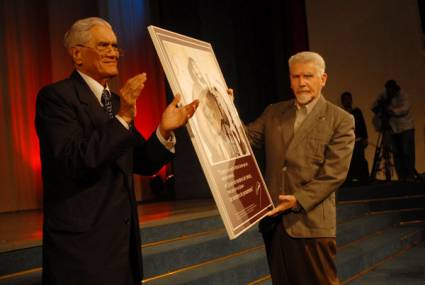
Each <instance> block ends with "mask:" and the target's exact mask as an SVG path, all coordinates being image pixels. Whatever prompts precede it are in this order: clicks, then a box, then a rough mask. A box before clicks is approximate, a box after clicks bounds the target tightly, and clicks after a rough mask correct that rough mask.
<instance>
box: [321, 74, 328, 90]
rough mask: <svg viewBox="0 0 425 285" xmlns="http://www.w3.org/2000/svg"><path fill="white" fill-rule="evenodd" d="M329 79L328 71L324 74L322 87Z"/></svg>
mask: <svg viewBox="0 0 425 285" xmlns="http://www.w3.org/2000/svg"><path fill="white" fill-rule="evenodd" d="M327 79H328V75H327V74H326V73H323V74H322V87H324V86H325V85H326V80H327Z"/></svg>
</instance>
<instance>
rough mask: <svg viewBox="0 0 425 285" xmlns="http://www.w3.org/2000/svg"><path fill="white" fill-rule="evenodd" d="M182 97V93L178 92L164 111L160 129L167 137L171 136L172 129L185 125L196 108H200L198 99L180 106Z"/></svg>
mask: <svg viewBox="0 0 425 285" xmlns="http://www.w3.org/2000/svg"><path fill="white" fill-rule="evenodd" d="M180 99H181V95H179V94H177V95H176V96H175V97H174V100H173V101H172V102H171V103H170V105H168V106H167V108H166V109H165V111H164V113H162V117H161V122H160V123H159V131H160V132H161V135H162V136H163V137H164V138H165V139H168V138H169V137H170V135H171V131H173V130H174V129H177V128H180V127H182V126H184V125H185V124H186V123H187V121H188V120H189V119H190V118H191V117H192V116H193V114H194V113H195V111H196V108H198V105H199V101H198V100H194V101H193V102H192V103H190V104H187V105H185V106H182V107H178V103H179V102H180Z"/></svg>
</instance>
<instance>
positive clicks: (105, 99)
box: [100, 89, 114, 119]
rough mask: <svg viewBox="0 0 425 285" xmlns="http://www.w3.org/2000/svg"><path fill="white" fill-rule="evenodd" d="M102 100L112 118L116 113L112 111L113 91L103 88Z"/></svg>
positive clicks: (104, 107)
mask: <svg viewBox="0 0 425 285" xmlns="http://www.w3.org/2000/svg"><path fill="white" fill-rule="evenodd" d="M100 101H101V102H102V104H103V109H104V110H105V111H106V112H107V113H108V116H109V118H110V119H112V118H113V117H114V114H113V113H112V100H111V93H110V92H109V91H108V90H107V89H103V91H102V97H101V99H100Z"/></svg>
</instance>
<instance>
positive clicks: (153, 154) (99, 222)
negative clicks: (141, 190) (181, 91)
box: [36, 18, 198, 285]
mask: <svg viewBox="0 0 425 285" xmlns="http://www.w3.org/2000/svg"><path fill="white" fill-rule="evenodd" d="M65 47H66V48H67V49H68V51H69V54H70V55H71V57H72V61H73V63H74V66H75V70H74V72H73V73H72V74H71V76H70V78H68V79H65V80H62V81H60V82H57V83H54V84H52V85H49V86H46V87H44V88H42V89H41V91H40V92H39V94H38V97H37V106H36V128H37V133H38V136H39V140H40V148H41V161H42V175H43V182H44V226H43V284H49V285H50V284H60V285H66V284H73V285H75V284H78V285H89V284H90V285H93V284H111V285H112V284H113V285H117V284H129V285H130V284H132V285H134V284H140V281H141V279H142V264H141V252H140V249H141V247H140V234H139V221H138V215H137V208H136V200H135V195H134V192H133V176H132V175H133V173H140V174H145V175H149V174H153V173H155V172H156V171H158V170H159V169H160V168H161V166H163V165H164V164H165V163H167V162H168V161H170V159H171V158H172V157H173V152H174V143H175V138H174V135H173V133H172V130H173V129H175V128H178V127H180V126H182V125H184V124H185V123H186V122H187V120H188V118H190V117H191V116H192V115H193V113H194V111H195V109H196V107H197V104H198V103H197V102H196V101H194V102H192V103H191V104H189V105H186V106H184V107H181V108H177V104H178V101H179V96H176V98H175V99H174V101H173V102H172V103H171V104H170V105H169V106H168V107H167V108H166V110H165V111H164V113H163V115H162V118H161V122H160V123H159V126H158V128H157V130H156V132H154V133H153V134H152V135H151V137H150V138H149V139H147V140H146V139H145V138H143V137H142V135H141V134H140V133H139V132H138V131H137V130H136V128H135V126H134V125H133V120H134V118H135V116H136V101H137V98H138V96H139V94H140V92H141V91H142V89H143V86H144V82H145V80H146V74H139V75H137V76H135V77H133V78H132V79H130V80H129V81H128V82H127V83H126V84H124V86H123V87H122V89H121V90H120V93H119V94H114V93H111V92H110V90H109V88H108V84H107V82H108V80H109V79H110V78H112V77H114V76H116V75H117V74H118V69H117V62H118V59H119V56H120V49H119V48H118V47H117V38H116V36H115V33H114V32H113V30H112V27H111V26H110V24H109V23H108V22H106V21H104V20H103V19H100V18H87V19H82V20H79V21H77V22H75V23H74V24H73V25H72V27H71V28H70V30H69V31H68V32H67V33H66V35H65Z"/></svg>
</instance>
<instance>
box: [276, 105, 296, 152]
mask: <svg viewBox="0 0 425 285" xmlns="http://www.w3.org/2000/svg"><path fill="white" fill-rule="evenodd" d="M279 122H281V128H282V134H281V135H282V140H283V145H284V146H285V148H287V147H288V144H289V143H290V142H291V140H292V138H293V135H294V122H295V106H294V104H290V105H289V106H288V107H287V108H285V109H283V110H282V113H281V118H280V120H279Z"/></svg>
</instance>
